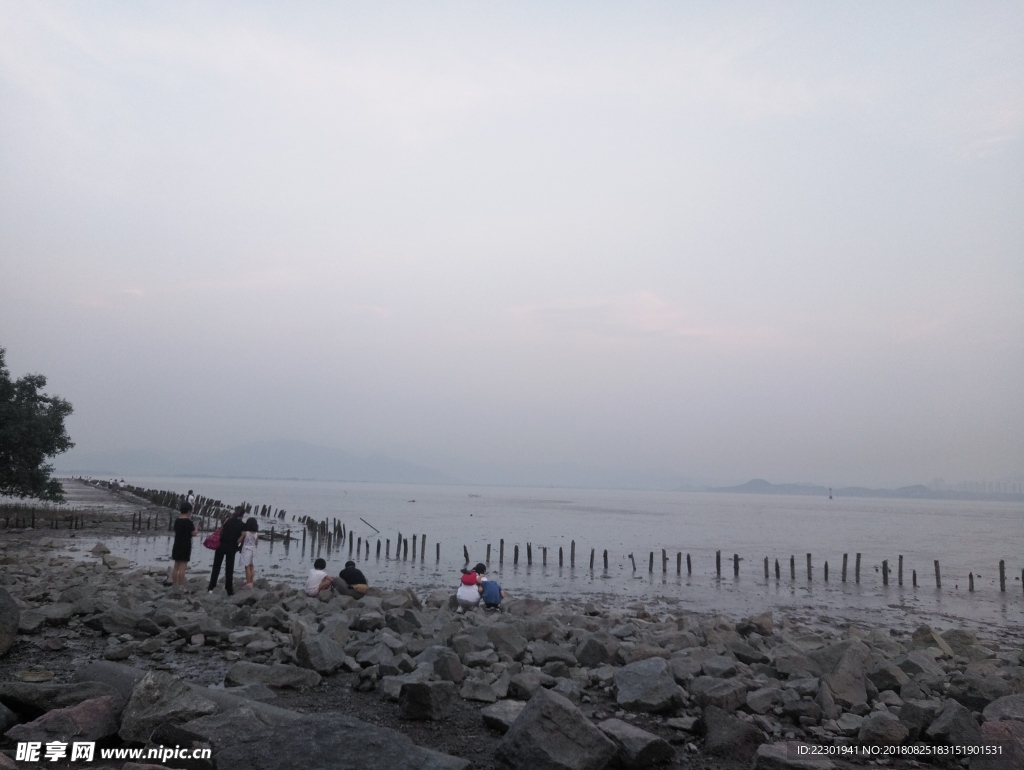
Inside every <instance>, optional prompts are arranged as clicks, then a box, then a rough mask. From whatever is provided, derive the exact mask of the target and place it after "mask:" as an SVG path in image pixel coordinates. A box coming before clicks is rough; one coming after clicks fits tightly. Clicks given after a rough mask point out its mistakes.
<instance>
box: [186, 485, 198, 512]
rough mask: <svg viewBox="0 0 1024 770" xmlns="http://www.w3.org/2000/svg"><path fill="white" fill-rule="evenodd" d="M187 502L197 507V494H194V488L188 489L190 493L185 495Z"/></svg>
mask: <svg viewBox="0 0 1024 770" xmlns="http://www.w3.org/2000/svg"><path fill="white" fill-rule="evenodd" d="M185 502H187V503H188V504H189V505H191V506H192V507H193V508H195V507H196V496H195V495H194V494H192V490H191V489H190V490H189V491H188V494H187V495H185Z"/></svg>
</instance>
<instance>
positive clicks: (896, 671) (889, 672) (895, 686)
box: [867, 661, 910, 691]
mask: <svg viewBox="0 0 1024 770" xmlns="http://www.w3.org/2000/svg"><path fill="white" fill-rule="evenodd" d="M867 675H868V680H870V682H871V684H873V685H874V686H875V687H876V688H877V689H878V690H879V691H881V690H896V691H898V690H899V689H900V688H901V687H902V686H903V685H905V684H906V683H907V682H909V681H910V677H909V676H907V674H906V672H905V671H904V670H903V669H902V668H900V667H899V666H897V665H896V664H895V663H890V662H889V661H882V662H881V663H878V664H877V665H875V667H874V668H872V669H871V670H870V671H868V674H867Z"/></svg>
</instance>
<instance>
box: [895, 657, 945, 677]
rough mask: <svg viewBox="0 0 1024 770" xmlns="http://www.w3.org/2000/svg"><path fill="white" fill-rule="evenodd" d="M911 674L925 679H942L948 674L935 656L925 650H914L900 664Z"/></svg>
mask: <svg viewBox="0 0 1024 770" xmlns="http://www.w3.org/2000/svg"><path fill="white" fill-rule="evenodd" d="M897 665H898V666H899V667H900V668H901V669H903V670H904V671H905V672H906V673H907V674H910V676H912V677H915V678H917V679H923V680H925V681H928V680H932V679H941V678H942V677H944V676H945V675H946V672H945V671H943V670H942V667H941V666H940V665H939V664H938V663H936V662H935V658H933V657H932V656H931V655H929V654H928V653H927V652H925V651H924V650H913V651H912V652H909V653H907V655H906V657H904V658H903V660H901V661H900V662H899V663H898V664H897Z"/></svg>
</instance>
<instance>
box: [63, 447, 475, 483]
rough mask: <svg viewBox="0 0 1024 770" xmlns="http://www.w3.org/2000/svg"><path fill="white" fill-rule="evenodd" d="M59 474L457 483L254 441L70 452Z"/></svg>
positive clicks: (409, 469)
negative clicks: (177, 451)
mask: <svg viewBox="0 0 1024 770" xmlns="http://www.w3.org/2000/svg"><path fill="white" fill-rule="evenodd" d="M55 466H56V468H57V471H58V472H60V473H88V474H91V475H97V476H223V477H235V478H262V479H317V480H321V481H375V482H399V483H417V484H455V483H458V480H457V479H454V478H452V477H451V476H448V475H446V474H444V473H441V472H440V471H437V470H434V469H433V468H428V467H426V466H423V465H417V464H415V463H410V462H406V461H404V460H396V459H394V458H392V457H387V456H385V455H380V454H377V455H371V456H369V457H360V456H356V455H351V454H349V453H347V452H343V451H341V450H340V449H332V448H330V447H322V446H316V445H314V444H307V443H305V442H302V441H258V442H253V443H251V444H245V445H244V446H240V447H234V448H232V449H227V450H225V451H223V452H213V453H207V454H201V455H197V456H193V457H181V456H175V455H172V454H170V453H161V452H153V451H135V450H121V451H111V452H93V453H88V452H77V453H76V452H75V450H72V451H71V452H69V453H68V454H67V455H62V456H61V457H59V458H57V462H55Z"/></svg>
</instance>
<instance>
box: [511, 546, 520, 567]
mask: <svg viewBox="0 0 1024 770" xmlns="http://www.w3.org/2000/svg"><path fill="white" fill-rule="evenodd" d="M512 564H513V565H516V564H519V543H516V544H515V546H514V547H513V548H512Z"/></svg>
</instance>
